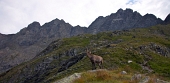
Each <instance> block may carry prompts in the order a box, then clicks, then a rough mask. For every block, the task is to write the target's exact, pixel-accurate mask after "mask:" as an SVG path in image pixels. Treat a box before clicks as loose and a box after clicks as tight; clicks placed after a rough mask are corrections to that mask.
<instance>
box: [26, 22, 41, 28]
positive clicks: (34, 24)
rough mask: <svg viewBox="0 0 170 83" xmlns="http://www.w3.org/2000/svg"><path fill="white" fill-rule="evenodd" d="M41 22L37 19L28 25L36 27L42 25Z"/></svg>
mask: <svg viewBox="0 0 170 83" xmlns="http://www.w3.org/2000/svg"><path fill="white" fill-rule="evenodd" d="M40 26H41V25H40V23H39V22H37V21H34V22H32V23H31V24H29V25H28V27H27V28H35V27H40Z"/></svg>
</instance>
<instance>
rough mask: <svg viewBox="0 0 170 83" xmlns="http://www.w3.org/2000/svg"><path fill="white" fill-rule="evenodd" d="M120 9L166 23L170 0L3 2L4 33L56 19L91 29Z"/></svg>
mask: <svg viewBox="0 0 170 83" xmlns="http://www.w3.org/2000/svg"><path fill="white" fill-rule="evenodd" d="M120 8H122V9H124V10H125V9H126V8H131V9H133V10H134V11H138V12H139V13H140V14H142V15H145V14H147V13H150V14H154V15H156V17H159V18H161V19H162V20H164V19H165V18H166V16H167V15H168V14H169V13H170V0H0V33H3V34H12V33H17V32H19V30H20V29H22V28H24V27H27V26H28V24H30V23H32V22H33V21H38V22H40V24H41V25H43V24H44V23H46V22H50V21H51V20H53V19H55V18H58V19H63V20H64V21H65V22H68V23H70V24H71V25H72V26H76V25H80V26H86V27H88V26H89V25H90V24H91V23H92V21H94V20H95V19H96V18H97V17H98V16H107V15H110V14H111V13H115V12H116V11H117V10H118V9H120Z"/></svg>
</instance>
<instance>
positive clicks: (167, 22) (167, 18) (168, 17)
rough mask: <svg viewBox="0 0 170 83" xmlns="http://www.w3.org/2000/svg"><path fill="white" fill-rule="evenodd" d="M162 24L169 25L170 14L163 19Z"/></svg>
mask: <svg viewBox="0 0 170 83" xmlns="http://www.w3.org/2000/svg"><path fill="white" fill-rule="evenodd" d="M164 22H165V23H166V24H170V14H168V16H167V17H166V18H165V20H164Z"/></svg>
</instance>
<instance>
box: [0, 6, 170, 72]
mask: <svg viewBox="0 0 170 83" xmlns="http://www.w3.org/2000/svg"><path fill="white" fill-rule="evenodd" d="M165 22H169V17H167V19H166V20H165ZM162 23H164V21H162V20H161V19H159V18H156V17H155V16H154V15H152V14H146V15H144V16H141V15H140V14H139V13H138V12H136V11H135V12H133V10H131V9H126V10H122V9H119V10H118V11H117V12H116V13H113V14H111V15H109V16H106V17H102V16H100V17H98V18H97V19H96V20H95V21H94V22H93V23H92V24H91V25H90V26H89V27H88V28H87V27H81V26H75V27H73V26H72V25H70V24H69V23H66V22H65V21H64V20H59V19H54V20H52V21H51V22H48V23H45V24H44V25H42V26H41V25H40V23H39V22H33V23H31V24H29V25H28V26H27V27H26V28H23V29H22V30H20V32H18V33H17V34H10V35H4V34H0V59H1V60H0V61H1V62H0V73H2V72H4V71H7V70H9V69H11V68H12V67H14V66H16V65H18V64H20V63H22V62H26V61H29V60H31V59H32V58H34V57H35V56H36V55H37V54H39V53H40V52H41V51H42V50H43V49H45V48H46V47H47V46H48V45H49V44H50V43H51V42H52V41H54V40H56V39H61V38H68V37H72V36H76V35H80V34H85V33H90V34H96V33H98V32H102V31H115V30H124V29H130V28H144V27H149V26H153V25H157V24H162Z"/></svg>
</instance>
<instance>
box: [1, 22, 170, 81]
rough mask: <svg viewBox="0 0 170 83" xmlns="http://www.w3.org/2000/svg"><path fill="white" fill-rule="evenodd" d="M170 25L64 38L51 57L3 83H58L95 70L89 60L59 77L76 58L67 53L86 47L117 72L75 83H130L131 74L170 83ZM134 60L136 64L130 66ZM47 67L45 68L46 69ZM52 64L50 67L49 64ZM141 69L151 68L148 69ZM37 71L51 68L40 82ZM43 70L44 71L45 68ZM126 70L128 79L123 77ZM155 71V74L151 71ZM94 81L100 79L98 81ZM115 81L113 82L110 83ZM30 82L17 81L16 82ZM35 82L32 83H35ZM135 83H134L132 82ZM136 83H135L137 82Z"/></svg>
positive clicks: (22, 67)
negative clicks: (64, 64)
mask: <svg viewBox="0 0 170 83" xmlns="http://www.w3.org/2000/svg"><path fill="white" fill-rule="evenodd" d="M169 31H170V25H157V26H153V27H150V28H140V29H132V30H128V31H115V32H102V33H98V34H96V35H90V34H85V35H79V36H75V37H71V38H64V39H61V40H60V41H57V42H53V43H52V46H53V44H54V46H55V44H59V45H58V47H55V48H54V49H53V50H51V51H50V52H49V53H48V54H45V55H42V56H39V57H37V58H34V59H33V60H31V61H28V62H25V63H23V64H21V65H18V66H17V67H15V68H13V69H11V70H10V71H8V72H5V73H3V74H1V75H0V82H8V80H11V79H15V78H17V76H20V75H31V74H34V75H35V76H32V77H33V78H35V79H30V80H32V81H34V80H37V79H40V78H41V80H40V82H54V81H56V80H59V79H61V78H63V77H65V76H69V75H71V74H73V73H78V72H85V71H88V70H91V63H90V60H89V59H88V58H87V57H86V56H85V57H84V58H83V59H81V60H80V61H78V62H77V63H76V64H74V65H73V66H71V67H69V68H68V69H67V70H65V71H62V72H60V73H57V71H58V69H59V68H60V66H61V64H62V62H63V61H66V60H68V59H70V58H71V57H73V56H68V55H67V51H68V50H71V49H76V53H77V54H81V53H84V52H85V49H86V47H87V48H89V49H90V50H91V51H92V53H93V54H96V55H100V56H102V57H103V58H104V63H103V67H104V68H105V69H109V70H114V71H102V72H96V73H84V74H83V75H82V76H83V78H85V79H78V80H76V81H75V83H86V82H82V81H88V83H90V81H91V82H93V83H95V82H96V83H99V81H100V83H122V81H123V82H124V83H129V79H130V78H131V76H132V75H131V74H135V73H136V72H138V73H149V74H151V75H156V76H157V77H160V78H162V79H165V80H170V70H169V69H170V58H169V57H170V42H169V41H170V33H169ZM129 60H131V61H132V63H128V61H129ZM43 63H44V64H45V63H46V65H45V66H42V65H44V64H43ZM47 63H48V64H47ZM141 65H143V66H145V67H147V68H149V70H148V69H144V68H143V67H142V66H141ZM36 67H49V69H45V70H43V71H45V73H42V74H41V75H40V76H39V78H36V73H37V71H35V70H36ZM42 69H43V68H42ZM120 69H121V70H125V71H126V72H127V73H129V74H127V75H124V76H122V75H120V71H119V73H118V72H115V71H117V70H120ZM150 70H151V71H150ZM94 77H97V78H95V79H94ZM113 78H114V79H115V80H110V79H113ZM4 79H5V80H4ZM25 79H26V78H24V77H22V78H17V79H16V80H17V81H16V82H20V81H22V80H25ZM32 81H31V82H32ZM132 83H133V82H132ZM134 83H135V82H134Z"/></svg>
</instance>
